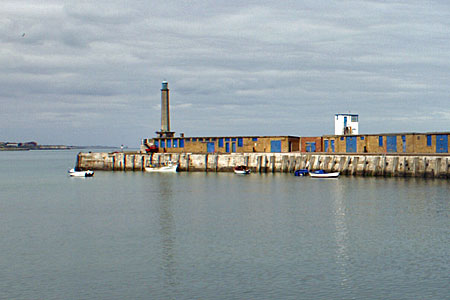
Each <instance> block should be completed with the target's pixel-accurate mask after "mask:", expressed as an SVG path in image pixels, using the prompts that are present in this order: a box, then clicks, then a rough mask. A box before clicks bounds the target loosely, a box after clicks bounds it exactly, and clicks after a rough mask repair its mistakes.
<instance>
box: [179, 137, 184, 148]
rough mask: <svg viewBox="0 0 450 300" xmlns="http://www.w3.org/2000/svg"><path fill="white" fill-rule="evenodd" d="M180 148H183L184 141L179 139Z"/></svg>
mask: <svg viewBox="0 0 450 300" xmlns="http://www.w3.org/2000/svg"><path fill="white" fill-rule="evenodd" d="M180 148H184V140H183V139H180Z"/></svg>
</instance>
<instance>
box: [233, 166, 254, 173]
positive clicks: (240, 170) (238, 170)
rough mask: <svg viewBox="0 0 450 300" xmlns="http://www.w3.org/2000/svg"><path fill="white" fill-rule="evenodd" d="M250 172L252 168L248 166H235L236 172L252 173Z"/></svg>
mask: <svg viewBox="0 0 450 300" xmlns="http://www.w3.org/2000/svg"><path fill="white" fill-rule="evenodd" d="M250 172H251V171H250V169H249V168H247V167H246V166H236V167H235V168H234V173H236V174H242V175H245V174H250Z"/></svg>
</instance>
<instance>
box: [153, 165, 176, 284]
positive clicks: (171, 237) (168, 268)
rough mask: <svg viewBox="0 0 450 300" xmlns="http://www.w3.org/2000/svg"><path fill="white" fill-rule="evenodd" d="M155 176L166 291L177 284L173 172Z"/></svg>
mask: <svg viewBox="0 0 450 300" xmlns="http://www.w3.org/2000/svg"><path fill="white" fill-rule="evenodd" d="M158 175H161V176H155V178H154V179H155V180H156V181H157V187H158V188H159V190H158V197H157V201H158V216H159V225H160V235H161V248H162V249H161V250H162V257H161V261H162V271H163V274H164V283H165V284H164V285H165V286H164V288H167V290H166V292H170V291H173V290H174V289H175V287H176V286H177V284H178V281H177V277H176V270H177V262H176V259H175V227H176V226H175V220H174V215H173V196H174V195H173V178H170V177H168V176H173V174H158Z"/></svg>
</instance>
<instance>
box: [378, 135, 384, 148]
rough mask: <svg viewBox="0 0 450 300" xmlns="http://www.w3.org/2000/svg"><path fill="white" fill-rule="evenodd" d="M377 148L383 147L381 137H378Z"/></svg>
mask: <svg viewBox="0 0 450 300" xmlns="http://www.w3.org/2000/svg"><path fill="white" fill-rule="evenodd" d="M378 146H380V147H383V137H382V136H381V135H380V136H379V137H378Z"/></svg>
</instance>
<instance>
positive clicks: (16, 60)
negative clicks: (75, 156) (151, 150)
mask: <svg viewBox="0 0 450 300" xmlns="http://www.w3.org/2000/svg"><path fill="white" fill-rule="evenodd" d="M163 80H167V81H168V82H169V89H170V105H171V106H170V110H171V130H173V131H175V132H176V133H177V134H176V135H177V136H178V134H179V133H184V134H185V135H186V136H233V135H294V136H320V135H325V134H333V133H334V115H335V114H336V113H348V112H351V113H356V114H359V128H360V129H359V130H360V133H368V134H370V133H375V134H376V133H388V132H436V131H450V2H449V1H448V0H435V1H433V0H430V1H427V0H420V1H419V0H407V1H400V0H397V1H396V0H389V1H388V0H386V1H383V0H358V1H356V0H348V1H346V0H344V1H342V0H341V1H331V0H326V1H324V0H311V1H310V0H303V1H297V0H296V1H289V0H287V1H265V0H260V1H253V0H247V1H235V0H227V1H220V0H215V1H209V0H200V1H187V0H186V1H172V0H166V1H153V0H150V1H148V0H142V1H140V0H135V1H131V0H128V1H127V0H120V1H119V0H108V1H104V0H96V1H82V0H81V1H64V0H57V1H56V0H39V1H37V0H2V5H1V6H0V141H37V142H38V143H39V144H66V145H107V146H120V145H121V144H123V145H126V146H129V147H137V146H138V145H139V144H140V141H141V139H142V138H152V137H155V131H157V130H159V129H160V127H161V123H160V122H161V113H160V107H161V96H160V89H161V82H162V81H163Z"/></svg>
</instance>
